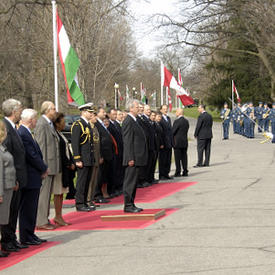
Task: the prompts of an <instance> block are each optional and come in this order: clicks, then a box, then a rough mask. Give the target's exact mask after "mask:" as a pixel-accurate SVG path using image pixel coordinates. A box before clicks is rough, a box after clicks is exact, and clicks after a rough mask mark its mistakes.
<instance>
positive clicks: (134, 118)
mask: <svg viewBox="0 0 275 275" xmlns="http://www.w3.org/2000/svg"><path fill="white" fill-rule="evenodd" d="M128 115H129V116H131V117H132V118H133V120H134V121H137V118H136V117H135V116H134V115H132V114H131V113H128Z"/></svg>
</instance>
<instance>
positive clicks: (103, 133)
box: [95, 121, 115, 161]
mask: <svg viewBox="0 0 275 275" xmlns="http://www.w3.org/2000/svg"><path fill="white" fill-rule="evenodd" d="M95 126H96V128H97V130H98V133H99V140H100V155H101V157H102V158H103V159H104V160H107V161H111V160H112V159H113V157H114V153H115V149H114V144H113V140H112V138H111V135H110V133H109V132H108V130H107V129H105V128H104V127H103V126H102V125H101V123H100V122H99V121H97V122H96V123H95Z"/></svg>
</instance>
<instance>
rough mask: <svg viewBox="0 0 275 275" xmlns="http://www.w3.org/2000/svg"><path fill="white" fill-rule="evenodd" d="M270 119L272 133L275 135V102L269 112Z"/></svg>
mask: <svg viewBox="0 0 275 275" xmlns="http://www.w3.org/2000/svg"><path fill="white" fill-rule="evenodd" d="M269 120H270V122H271V133H272V134H273V136H275V103H273V104H272V109H271V110H270V112H269ZM272 142H273V141H272Z"/></svg>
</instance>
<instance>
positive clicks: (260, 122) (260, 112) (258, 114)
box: [255, 102, 264, 133]
mask: <svg viewBox="0 0 275 275" xmlns="http://www.w3.org/2000/svg"><path fill="white" fill-rule="evenodd" d="M263 110H264V108H263V103H262V102H259V106H258V107H256V108H255V116H256V118H257V121H258V133H261V132H262V130H263Z"/></svg>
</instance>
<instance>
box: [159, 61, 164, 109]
mask: <svg viewBox="0 0 275 275" xmlns="http://www.w3.org/2000/svg"><path fill="white" fill-rule="evenodd" d="M163 74H164V72H163V64H162V61H161V62H160V75H161V78H160V105H163V86H162V81H163V80H162V77H163Z"/></svg>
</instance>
